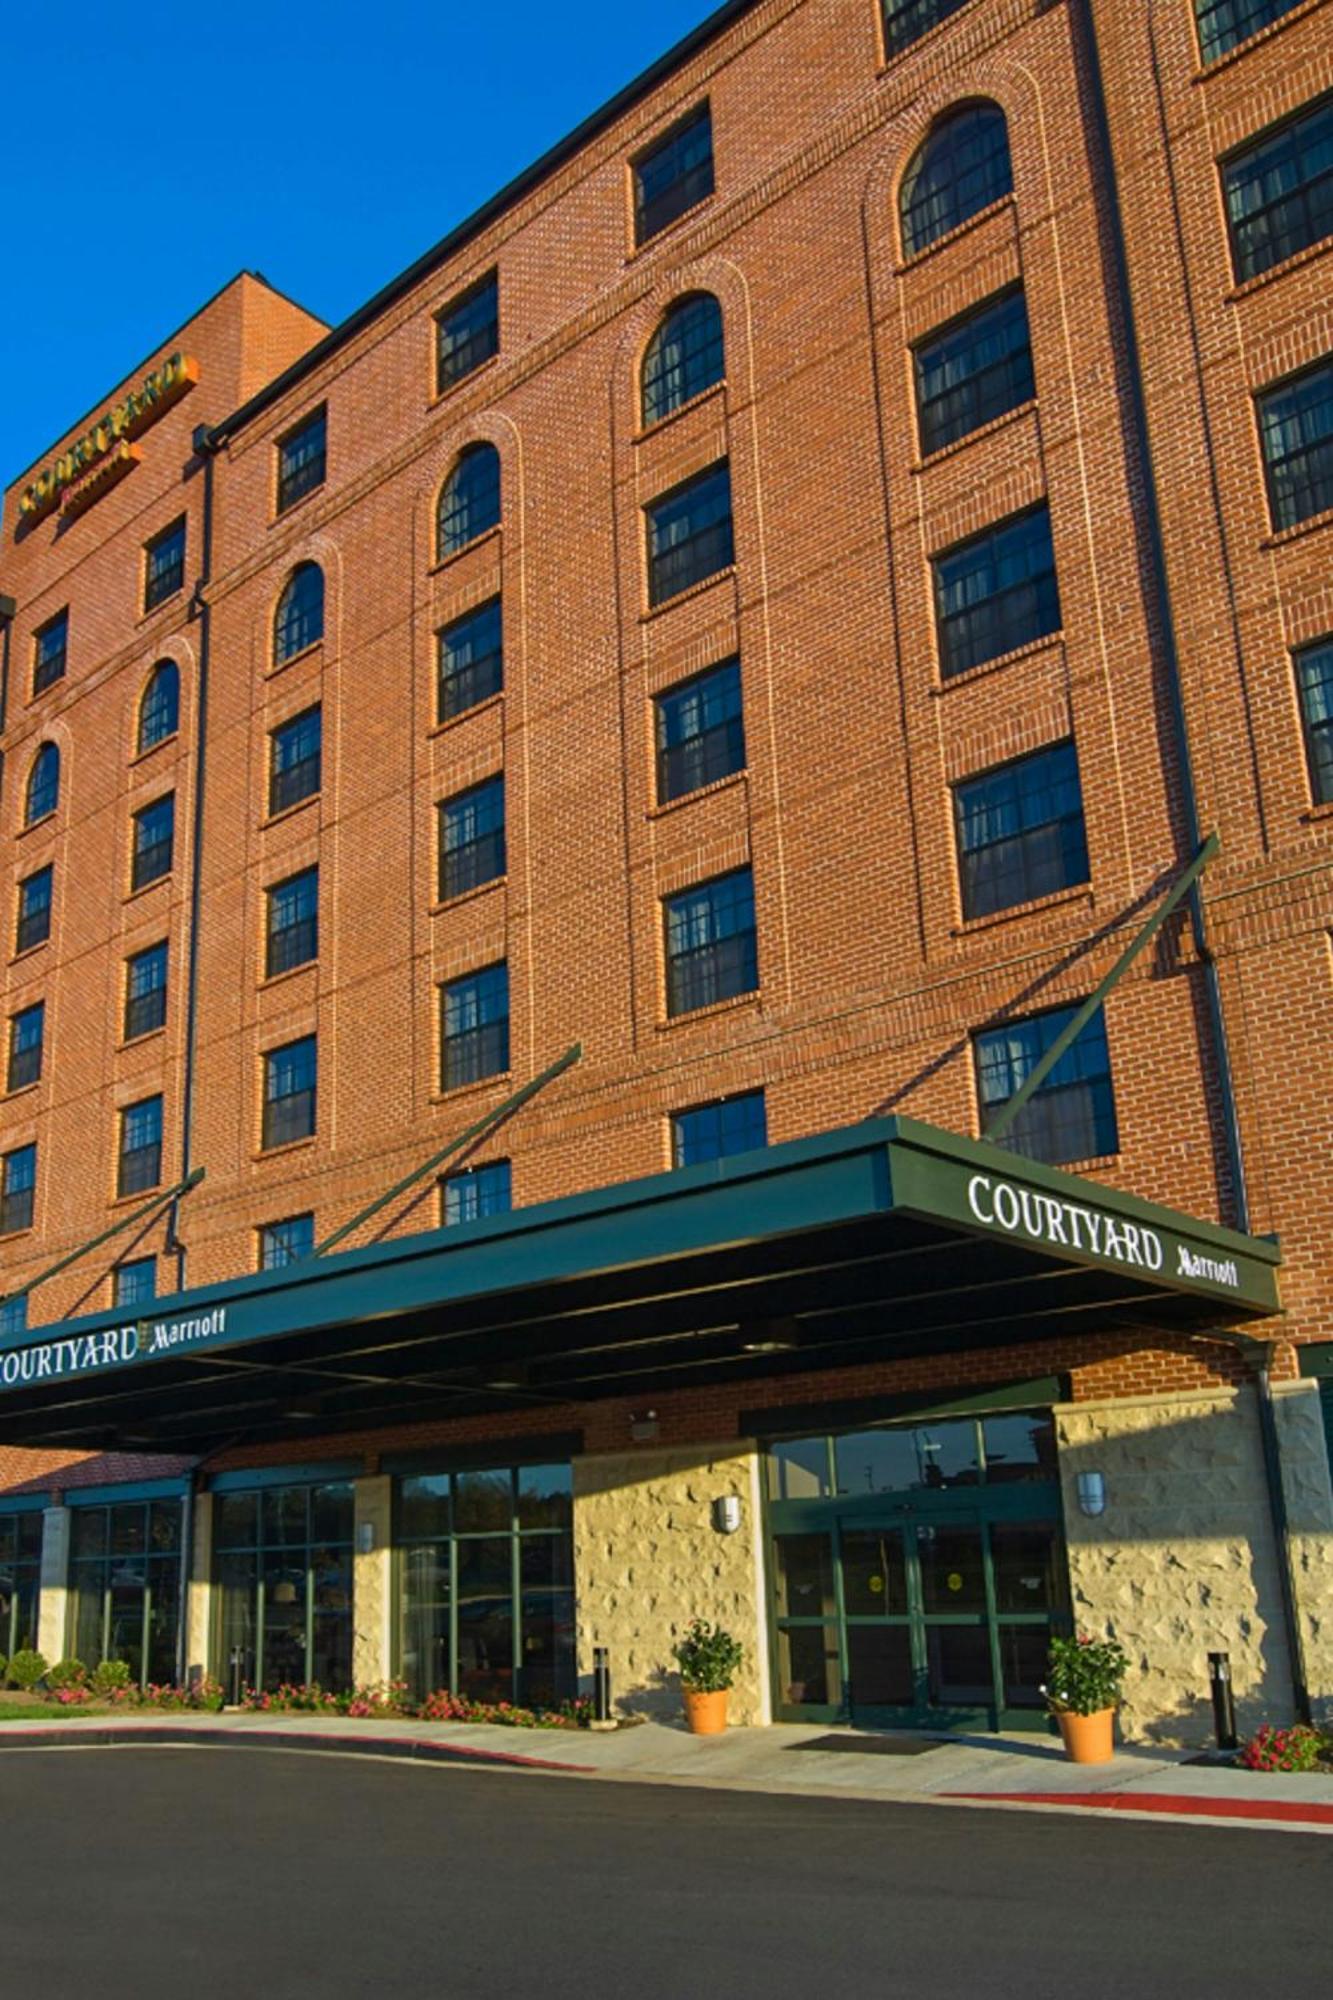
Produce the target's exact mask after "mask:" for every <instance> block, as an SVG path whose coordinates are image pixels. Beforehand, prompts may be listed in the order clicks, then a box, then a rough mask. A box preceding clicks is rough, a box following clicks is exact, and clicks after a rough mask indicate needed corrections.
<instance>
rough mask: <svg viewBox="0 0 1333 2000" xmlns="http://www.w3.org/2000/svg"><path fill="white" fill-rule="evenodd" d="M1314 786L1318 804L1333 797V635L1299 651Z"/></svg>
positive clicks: (1298, 680)
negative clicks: (1331, 637)
mask: <svg viewBox="0 0 1333 2000" xmlns="http://www.w3.org/2000/svg"><path fill="white" fill-rule="evenodd" d="M1296 685H1297V687H1298V688H1299V689H1300V696H1301V716H1302V719H1303V720H1304V723H1305V747H1306V753H1307V755H1308V757H1309V762H1310V789H1311V791H1312V792H1313V794H1314V798H1315V802H1316V804H1318V805H1327V804H1329V803H1330V801H1333V639H1321V640H1320V642H1319V644H1318V645H1317V646H1305V647H1303V648H1302V650H1301V651H1300V652H1299V653H1297V655H1296Z"/></svg>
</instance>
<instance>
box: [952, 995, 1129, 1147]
mask: <svg viewBox="0 0 1333 2000" xmlns="http://www.w3.org/2000/svg"><path fill="white" fill-rule="evenodd" d="M1076 1011H1077V1010H1076V1009H1075V1008H1073V1007H1055V1008H1052V1009H1051V1011H1050V1012H1049V1013H1045V1014H1034V1015H1031V1016H1030V1017H1029V1018H1028V1019H1027V1020H1025V1021H1011V1022H1008V1023H1006V1025H1005V1026H1004V1027H1002V1028H987V1029H986V1030H985V1031H984V1032H983V1033H981V1034H979V1035H977V1036H976V1038H975V1050H976V1062H977V1083H978V1091H979V1095H980V1099H981V1112H982V1120H981V1122H982V1131H983V1134H984V1132H985V1130H986V1127H987V1125H988V1123H989V1121H990V1120H991V1119H992V1118H993V1117H994V1116H995V1114H996V1113H997V1112H998V1111H999V1109H1000V1107H1001V1105H1004V1104H1007V1103H1008V1101H1009V1099H1010V1098H1011V1097H1012V1096H1013V1095H1014V1092H1015V1091H1016V1090H1017V1089H1018V1088H1019V1086H1020V1084H1022V1083H1023V1082H1024V1081H1025V1079H1026V1078H1027V1076H1028V1075H1029V1073H1030V1072H1031V1071H1032V1070H1033V1069H1035V1068H1036V1066H1037V1064H1038V1063H1039V1062H1040V1060H1041V1058H1042V1056H1043V1055H1044V1054H1045V1053H1046V1051H1047V1049H1048V1048H1050V1046H1051V1044H1052V1042H1054V1041H1055V1040H1056V1038H1057V1036H1058V1035H1059V1034H1060V1033H1061V1031H1062V1030H1063V1029H1064V1028H1066V1027H1067V1026H1068V1024H1069V1022H1070V1021H1072V1020H1073V1018H1074V1015H1075V1013H1076ZM999 1144H1000V1145H1002V1146H1007V1147H1008V1148H1009V1150H1010V1151H1011V1152H1015V1153H1024V1154H1026V1155H1027V1157H1028V1158H1029V1159H1031V1160H1044V1161H1045V1162H1046V1164H1047V1165H1048V1166H1059V1165H1061V1164H1062V1163H1063V1162H1065V1161H1068V1160H1088V1159H1095V1158H1097V1157H1098V1156H1100V1155H1102V1154H1106V1153H1114V1152H1116V1151H1118V1149H1119V1144H1120V1141H1119V1137H1118V1134H1117V1130H1116V1115H1115V1097H1114V1095H1113V1092H1112V1088H1111V1057H1110V1051H1109V1050H1108V1048H1107V1045H1106V1021H1105V1017H1104V1015H1103V1013H1102V1010H1101V1009H1100V1008H1098V1010H1097V1012H1096V1013H1095V1014H1094V1015H1093V1017H1092V1019H1091V1020H1090V1021H1089V1022H1088V1023H1087V1025H1086V1027H1084V1028H1083V1030H1082V1032H1081V1033H1080V1034H1079V1036H1078V1038H1077V1040H1076V1041H1075V1042H1073V1043H1072V1045H1071V1046H1070V1047H1069V1048H1067V1049H1066V1050H1065V1053H1064V1054H1063V1055H1062V1056H1061V1058H1060V1060H1059V1062H1058V1063H1057V1064H1056V1065H1055V1068H1054V1069H1053V1070H1052V1071H1051V1073H1050V1075H1049V1076H1048V1077H1047V1078H1046V1081H1045V1082H1044V1083H1043V1084H1042V1086H1041V1088H1040V1090H1038V1091H1037V1092H1036V1093H1035V1095H1034V1096H1032V1097H1030V1098H1029V1099H1028V1101H1027V1103H1026V1104H1025V1105H1024V1106H1023V1109H1022V1110H1021V1111H1020V1112H1019V1114H1018V1116H1017V1118H1016V1119H1015V1120H1014V1122H1013V1124H1012V1125H1011V1126H1010V1127H1009V1130H1008V1131H1007V1132H1006V1133H1005V1134H1004V1136H1003V1137H1002V1138H1001V1139H1000V1141H999Z"/></svg>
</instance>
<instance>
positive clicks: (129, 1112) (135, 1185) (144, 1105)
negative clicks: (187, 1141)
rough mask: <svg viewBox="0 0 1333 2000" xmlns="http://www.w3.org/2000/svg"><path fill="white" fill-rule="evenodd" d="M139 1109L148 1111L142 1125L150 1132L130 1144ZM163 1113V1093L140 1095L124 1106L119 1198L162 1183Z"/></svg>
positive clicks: (121, 1124)
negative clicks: (147, 1095)
mask: <svg viewBox="0 0 1333 2000" xmlns="http://www.w3.org/2000/svg"><path fill="white" fill-rule="evenodd" d="M137 1112H142V1113H144V1114H145V1116H144V1118H143V1120H142V1124H143V1129H144V1130H145V1131H146V1132H149V1133H150V1134H151V1136H150V1137H148V1138H142V1139H139V1140H138V1141H137V1143H136V1144H135V1145H130V1144H129V1140H130V1138H131V1137H132V1136H133V1135H135V1134H136V1132H137V1131H138V1129H139V1128H138V1127H137V1126H136V1124H135V1123H134V1118H135V1114H136V1113H137ZM162 1113H163V1103H162V1097H161V1094H160V1093H157V1094H155V1095H153V1096H152V1097H141V1098H139V1099H138V1100H137V1101H136V1102H135V1103H133V1104H126V1105H123V1106H122V1107H121V1112H120V1144H119V1146H118V1148H117V1151H116V1196H117V1199H119V1198H120V1197H122V1196H124V1195H131V1194H146V1193H148V1191H149V1190H150V1189H151V1188H155V1187H160V1186H161V1185H162V1123H163V1118H162Z"/></svg>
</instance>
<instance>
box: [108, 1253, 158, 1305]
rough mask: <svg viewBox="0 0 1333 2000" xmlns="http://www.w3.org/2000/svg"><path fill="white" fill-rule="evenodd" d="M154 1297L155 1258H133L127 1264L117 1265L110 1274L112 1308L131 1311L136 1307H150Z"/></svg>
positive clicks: (155, 1294) (155, 1291) (155, 1282)
mask: <svg viewBox="0 0 1333 2000" xmlns="http://www.w3.org/2000/svg"><path fill="white" fill-rule="evenodd" d="M156 1297H157V1259H156V1257H135V1258H132V1259H131V1260H130V1262H129V1263H128V1264H117V1266H116V1268H115V1270H114V1271H113V1272H112V1274H111V1303H112V1305H113V1306H124V1307H128V1308H129V1309H131V1310H133V1309H134V1308H135V1307H136V1306H150V1305H151V1304H152V1303H153V1300H154V1299H155V1298H156Z"/></svg>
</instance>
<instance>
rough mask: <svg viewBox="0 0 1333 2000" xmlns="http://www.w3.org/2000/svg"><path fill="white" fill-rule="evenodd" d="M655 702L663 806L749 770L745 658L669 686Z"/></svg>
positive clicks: (727, 662)
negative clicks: (743, 701) (743, 702)
mask: <svg viewBox="0 0 1333 2000" xmlns="http://www.w3.org/2000/svg"><path fill="white" fill-rule="evenodd" d="M655 706H656V711H657V714H656V721H657V803H658V804H659V805H665V804H666V802H667V800H668V799H678V798H681V797H682V796H683V795H684V794H685V793H686V792H695V791H698V789H699V787H700V785H710V784H712V783H713V781H714V779H716V778H726V777H729V776H730V775H731V773H732V772H733V771H743V770H744V769H745V726H744V723H743V721H742V718H741V663H740V661H739V660H723V661H722V663H721V664H720V665H719V666H716V667H709V669H708V671H707V672H706V673H702V674H695V675H694V676H693V677H692V678H691V679H690V680H687V681H681V682H680V683H679V685H678V686H676V687H673V688H668V689H667V690H666V692H665V694H660V695H658V697H657V701H656V704H655Z"/></svg>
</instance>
